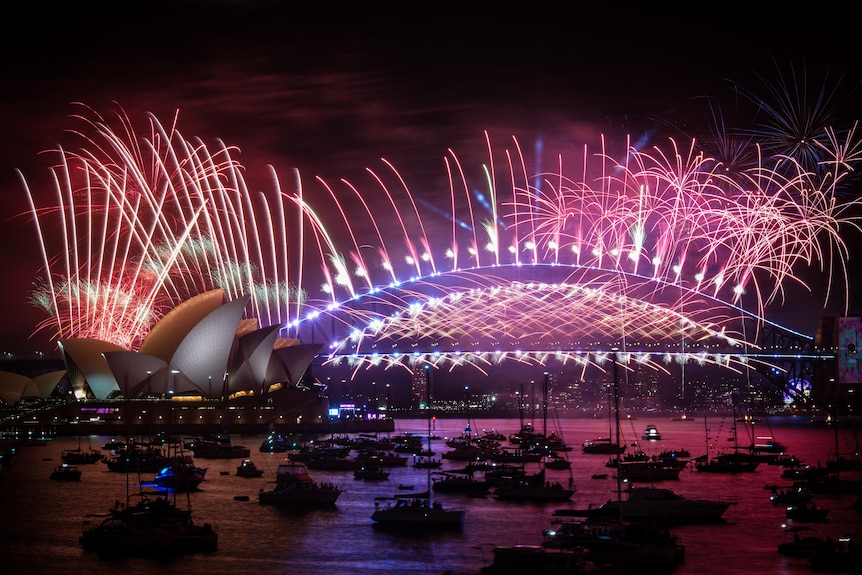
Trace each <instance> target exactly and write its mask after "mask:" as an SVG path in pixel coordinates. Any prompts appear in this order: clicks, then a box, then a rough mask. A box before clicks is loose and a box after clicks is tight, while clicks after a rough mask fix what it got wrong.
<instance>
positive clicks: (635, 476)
mask: <svg viewBox="0 0 862 575" xmlns="http://www.w3.org/2000/svg"><path fill="white" fill-rule="evenodd" d="M687 464H688V463H687V462H685V461H682V462H664V461H620V462H619V463H618V464H617V475H619V477H620V479H621V480H622V481H624V482H626V483H635V482H649V483H652V482H655V481H666V480H676V479H679V474H680V473H682V470H683V469H685V467H686V465H687Z"/></svg>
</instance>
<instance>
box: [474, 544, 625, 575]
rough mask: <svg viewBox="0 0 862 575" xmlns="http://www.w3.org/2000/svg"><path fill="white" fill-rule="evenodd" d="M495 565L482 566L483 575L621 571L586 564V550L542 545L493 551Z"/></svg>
mask: <svg viewBox="0 0 862 575" xmlns="http://www.w3.org/2000/svg"><path fill="white" fill-rule="evenodd" d="M491 553H492V555H493V562H492V563H491V564H490V565H485V566H483V567H482V568H481V569H480V571H479V573H480V575H522V574H524V573H529V574H530V575H552V574H561V573H562V574H566V573H571V574H575V573H603V574H607V575H610V574H612V573H620V571H619V570H613V571H612V570H610V569H601V570H599V569H597V568H595V566H593V565H591V564H590V563H589V562H588V561H586V559H585V557H586V553H587V550H586V549H582V548H574V549H548V548H546V547H542V546H541V545H499V546H496V547H494V548H493V549H492V551H491Z"/></svg>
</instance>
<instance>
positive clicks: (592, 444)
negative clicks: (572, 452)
mask: <svg viewBox="0 0 862 575" xmlns="http://www.w3.org/2000/svg"><path fill="white" fill-rule="evenodd" d="M625 450H626V446H625V445H619V444H618V443H616V442H614V441H612V440H611V438H610V437H597V438H595V439H588V440H586V441H584V443H583V444H582V445H581V451H582V452H584V453H600V454H605V455H609V454H610V455H615V454H618V453H622V452H624V451H625Z"/></svg>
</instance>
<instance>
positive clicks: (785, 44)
mask: <svg viewBox="0 0 862 575" xmlns="http://www.w3.org/2000/svg"><path fill="white" fill-rule="evenodd" d="M294 4H295V3H292V2H269V1H266V2H251V1H250V2H241V1H221V0H219V1H214V0H211V1H200V2H189V1H176V2H123V3H99V2H87V3H78V2H70V3H64V4H63V5H62V6H55V5H53V4H52V3H47V2H27V3H25V5H21V6H19V7H17V8H15V9H14V10H12V11H11V12H9V13H7V15H6V16H5V17H4V19H3V23H2V25H1V26H2V31H0V42H2V43H3V54H4V56H5V57H4V59H3V61H2V63H0V66H2V75H3V80H4V81H3V90H2V96H0V97H2V100H3V101H2V105H0V114H2V126H3V138H2V144H0V145H2V146H3V153H2V155H0V186H2V188H0V190H1V191H2V198H3V203H2V207H0V211H2V214H0V215H2V218H0V239H1V240H2V241H3V244H2V246H3V247H2V250H3V251H2V253H3V263H4V264H5V265H4V268H5V269H6V274H5V278H4V281H3V282H0V302H2V303H0V305H2V308H0V310H2V314H3V317H4V320H3V327H2V330H0V351H4V352H5V351H10V352H12V353H14V354H15V355H16V356H19V357H33V355H34V352H35V351H36V350H39V351H42V352H44V353H50V352H51V350H52V349H51V346H50V344H48V343H47V342H45V341H44V336H43V335H41V334H37V335H35V336H32V334H33V330H34V328H35V325H36V323H37V322H38V321H39V319H41V316H40V315H39V313H38V312H37V311H36V310H33V309H30V308H28V305H27V295H28V291H29V286H30V285H31V283H32V282H33V280H34V278H35V277H36V276H37V275H38V272H39V257H38V254H39V252H38V246H37V245H36V239H37V237H36V233H35V228H34V227H33V224H32V223H31V222H29V221H27V219H26V218H21V217H15V216H17V215H18V214H21V213H24V212H25V211H26V210H27V205H26V195H25V193H24V188H23V184H22V182H21V181H20V179H19V176H18V175H17V173H16V169H17V170H21V171H22V172H23V174H24V177H25V179H26V181H27V182H28V184H29V185H30V187H31V189H32V190H33V191H34V193H36V194H37V195H38V194H39V190H42V189H44V190H46V192H47V193H50V190H51V188H50V187H49V186H50V182H49V181H48V180H47V178H46V176H47V171H46V170H47V167H48V166H49V164H48V163H47V162H46V157H44V156H40V152H41V151H43V150H46V149H50V148H54V147H56V146H57V145H60V144H64V143H65V142H67V141H68V135H67V134H65V130H68V129H70V128H75V127H79V124H76V123H75V122H74V120H72V119H70V118H69V115H70V114H73V113H77V112H78V110H77V108H75V107H74V106H73V105H72V103H73V102H82V103H84V104H87V105H88V106H91V107H93V108H94V109H96V110H97V111H99V112H101V113H108V112H109V111H110V110H113V109H116V106H117V105H120V106H122V108H123V109H125V110H126V112H128V113H129V114H130V115H131V116H132V117H133V118H134V117H138V118H140V117H141V115H142V114H143V113H145V112H152V113H154V114H155V115H156V116H157V117H158V118H159V119H160V120H162V122H163V123H167V122H169V121H170V119H171V118H172V117H173V115H174V114H175V113H176V111H177V110H179V127H180V130H181V131H182V132H183V133H184V135H185V136H186V137H192V136H197V137H201V138H202V139H203V140H204V141H207V142H212V141H215V140H216V139H221V140H223V141H225V142H226V143H227V144H230V145H235V146H238V147H239V148H240V149H241V151H242V153H241V154H240V156H239V160H240V161H241V162H242V163H243V164H244V165H245V166H246V168H247V177H246V179H247V182H248V183H249V184H250V187H251V188H256V189H263V188H266V187H267V186H268V181H267V180H266V178H265V175H264V174H265V166H267V165H269V164H271V165H272V166H273V167H274V168H275V169H276V170H277V171H278V172H279V173H287V172H288V171H289V170H291V169H292V168H297V169H299V171H300V173H301V174H302V176H303V178H304V179H306V180H311V179H312V178H314V177H315V176H318V175H320V176H322V177H324V178H327V179H331V180H336V179H338V178H342V177H343V178H347V179H352V178H356V179H361V177H362V174H363V170H364V168H365V167H367V166H377V165H379V161H380V158H386V159H387V160H389V161H391V162H392V163H393V164H394V165H395V166H397V167H398V169H399V170H400V172H401V173H402V174H404V175H406V177H407V178H408V179H409V182H410V183H411V185H412V186H414V187H415V188H420V189H421V188H422V187H423V186H425V187H427V188H429V189H428V191H426V192H425V193H434V186H433V185H431V183H433V182H436V181H437V180H439V178H440V177H441V176H442V175H443V163H442V158H443V157H444V156H445V155H446V150H447V148H452V149H453V150H455V151H456V152H457V153H458V154H459V155H462V156H464V157H467V158H470V156H471V154H472V153H473V151H475V150H478V152H477V154H476V155H477V157H479V158H481V157H482V154H483V153H484V151H485V143H484V131H485V130H487V131H488V132H489V133H490V135H491V137H492V139H494V140H499V141H501V142H502V141H505V140H507V139H511V137H513V136H515V137H517V138H519V140H521V141H523V142H536V141H537V140H538V139H541V141H542V142H543V143H544V145H545V146H546V148H547V149H548V151H549V152H552V153H557V152H560V153H564V154H566V153H572V154H580V153H581V148H582V146H583V145H584V143H590V144H592V143H594V142H595V141H596V140H597V139H598V137H599V135H601V134H606V135H608V136H609V137H614V138H621V137H622V136H623V135H624V134H626V133H632V134H634V135H636V136H643V135H645V136H646V137H647V141H650V140H654V141H659V140H661V138H663V137H665V136H666V135H668V134H675V135H680V134H681V133H686V134H689V135H696V134H697V133H698V131H699V130H705V129H706V127H707V126H708V125H709V123H710V116H709V112H708V108H707V107H706V105H705V99H704V98H705V97H706V96H711V97H717V98H721V99H722V100H721V101H722V102H723V103H725V104H727V105H729V106H733V105H735V104H737V103H738V102H737V101H736V100H735V99H734V94H733V90H731V89H730V87H731V86H732V84H733V83H743V84H746V85H756V84H757V82H758V78H759V77H763V76H770V75H771V74H774V73H775V70H776V68H777V66H787V65H790V66H795V67H797V68H798V67H800V66H802V65H803V63H804V65H805V66H806V67H807V68H810V69H811V70H812V72H813V71H815V70H817V71H818V73H820V72H822V71H825V70H827V69H828V70H829V71H830V74H834V75H835V76H839V75H841V74H844V75H845V80H844V81H843V82H844V85H849V86H850V87H851V91H852V88H853V87H855V86H856V85H858V82H859V79H860V78H862V58H860V57H859V55H860V49H859V48H858V45H857V42H858V30H857V26H858V23H859V21H860V19H859V16H860V11H862V10H860V8H859V7H857V6H855V5H849V6H851V7H850V8H848V7H847V6H845V5H841V4H836V5H835V6H829V5H827V4H825V3H816V4H811V5H810V6H807V7H806V6H800V11H799V12H793V11H788V10H789V7H790V5H789V4H787V3H782V4H776V6H778V7H780V8H777V9H771V8H769V9H766V8H765V9H762V11H761V13H755V12H751V11H750V10H748V9H745V10H735V9H733V8H732V5H729V4H728V3H717V4H715V5H714V7H711V6H708V5H697V7H695V5H694V4H689V5H681V7H678V8H676V9H671V8H665V11H664V12H659V11H657V9H654V8H652V7H651V8H649V9H647V8H636V9H632V8H628V7H626V6H625V5H623V4H617V3H612V4H608V7H607V8H599V7H598V5H599V4H605V3H589V4H587V5H584V4H582V3H566V4H563V3H530V4H529V5H524V6H521V5H517V4H504V3H489V4H487V5H486V6H485V8H486V9H485V10H484V11H482V12H481V13H480V11H479V10H478V9H474V8H471V9H467V8H465V6H467V3H452V4H447V3H399V4H392V5H391V7H389V8H385V9H384V8H369V7H367V5H366V4H365V3H362V4H361V5H357V6H353V5H351V6H350V7H348V8H344V7H343V6H341V5H340V4H339V3H319V4H320V7H318V8H314V9H312V8H297V7H294ZM752 4H754V3H747V4H741V6H750V5H752ZM587 6H588V7H587ZM838 6H841V7H840V8H839V7H838ZM803 8H804V10H803ZM859 101H860V98H859V94H858V90H856V91H855V98H852V99H851V100H850V102H851V105H850V106H851V107H850V108H848V109H846V110H845V113H846V114H847V115H848V116H850V117H855V118H862V108H859V107H853V106H857V105H858V103H859ZM853 102H855V104H854V103H853ZM858 287H859V289H862V285H860V286H858ZM851 289H852V288H851ZM796 291H797V290H791V292H790V294H789V295H790V296H791V297H796V296H797V295H801V296H802V299H801V300H800V301H799V303H792V304H791V305H790V306H789V307H790V309H791V311H792V313H794V314H795V313H796V312H797V311H798V310H799V309H802V308H805V309H813V310H814V312H815V313H814V315H815V316H816V315H817V314H819V313H821V311H820V310H819V309H818V308H819V307H822V302H821V301H820V300H819V299H817V298H816V297H812V296H806V295H805V294H804V293H803V294H797V293H796ZM799 327H800V328H801V329H803V330H804V331H806V332H808V333H813V331H814V326H813V325H812V324H811V323H810V322H809V323H807V324H805V325H801V326H799ZM31 336H32V337H31Z"/></svg>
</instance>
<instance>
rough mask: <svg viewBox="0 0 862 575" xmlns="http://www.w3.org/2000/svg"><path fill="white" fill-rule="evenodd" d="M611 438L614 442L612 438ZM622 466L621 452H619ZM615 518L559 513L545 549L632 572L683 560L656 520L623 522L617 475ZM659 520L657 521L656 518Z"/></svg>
mask: <svg viewBox="0 0 862 575" xmlns="http://www.w3.org/2000/svg"><path fill="white" fill-rule="evenodd" d="M617 361H618V360H617V357H616V355H615V356H614V359H613V369H614V387H613V413H614V421H615V423H616V429H615V433H616V441H617V443H618V444H619V441H620V420H619V379H618V373H617ZM608 439H611V438H610V437H609V438H608ZM616 459H617V464H618V465H619V459H620V453H619V452H617V453H616ZM616 482H617V485H616V492H617V506H616V507H615V508H614V511H616V513H617V516H616V517H596V516H590V515H591V514H590V513H589V511H587V510H581V511H577V510H558V511H556V512H554V515H555V516H557V517H562V516H566V517H567V518H566V519H555V520H554V521H553V522H552V527H551V528H550V529H545V530H544V531H543V533H542V547H544V548H547V549H585V550H586V553H585V555H584V558H585V560H587V561H590V562H593V563H597V564H609V565H612V566H616V567H622V568H623V570H624V571H625V572H628V571H629V570H632V572H638V571H653V570H656V569H657V570H660V571H665V570H668V571H669V570H672V569H674V568H675V567H676V566H677V565H679V564H680V563H682V562H683V561H684V557H685V546H684V545H681V544H680V543H679V542H678V541H677V538H676V536H675V535H672V534H671V533H670V531H669V530H668V529H667V528H666V527H665V526H662V525H660V524H659V523H656V522H655V521H643V522H640V521H628V520H626V519H624V514H623V507H622V506H623V499H622V479H621V478H620V476H619V474H617V476H616ZM655 519H658V518H655Z"/></svg>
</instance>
